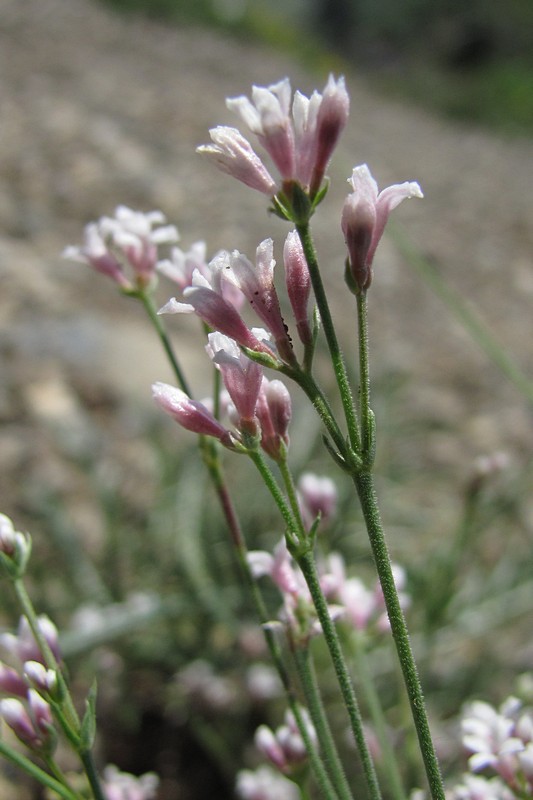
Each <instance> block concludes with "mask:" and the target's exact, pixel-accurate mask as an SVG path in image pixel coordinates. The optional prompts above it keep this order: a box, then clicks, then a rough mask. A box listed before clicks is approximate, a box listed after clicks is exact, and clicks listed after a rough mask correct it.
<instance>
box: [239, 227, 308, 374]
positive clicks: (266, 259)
mask: <svg viewBox="0 0 533 800" xmlns="http://www.w3.org/2000/svg"><path fill="white" fill-rule="evenodd" d="M273 251H274V243H273V241H272V239H265V240H264V241H263V242H261V243H260V244H259V246H258V247H257V250H256V261H255V267H254V265H253V264H252V263H251V262H250V261H249V260H248V259H247V258H246V256H244V255H242V254H241V253H239V252H238V250H234V251H233V252H232V253H231V255H229V256H228V259H227V262H226V265H225V268H224V276H225V278H226V280H228V281H230V282H231V283H233V284H234V285H235V286H237V287H238V288H239V289H240V291H241V292H242V293H243V294H244V296H245V297H246V299H247V300H248V302H249V303H250V305H251V306H252V308H253V309H254V311H255V313H256V314H257V316H258V317H259V318H260V319H261V320H262V322H264V324H265V325H266V326H267V328H268V330H269V331H270V332H271V334H272V336H273V338H274V341H275V343H276V346H277V348H278V352H279V354H280V356H281V358H283V359H284V360H285V361H292V360H293V358H294V355H293V351H292V343H291V340H290V337H289V335H288V333H287V326H286V325H285V322H284V320H283V317H282V314H281V309H280V305H279V299H278V295H277V292H276V288H275V286H274V267H275V265H276V262H275V260H274V257H273Z"/></svg>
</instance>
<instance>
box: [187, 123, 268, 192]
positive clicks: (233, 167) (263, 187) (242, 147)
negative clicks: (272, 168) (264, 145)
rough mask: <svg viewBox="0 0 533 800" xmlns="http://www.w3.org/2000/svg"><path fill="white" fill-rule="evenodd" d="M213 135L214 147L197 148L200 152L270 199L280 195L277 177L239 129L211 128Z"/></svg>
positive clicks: (206, 145)
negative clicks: (277, 193)
mask: <svg viewBox="0 0 533 800" xmlns="http://www.w3.org/2000/svg"><path fill="white" fill-rule="evenodd" d="M209 135H210V137H211V140H212V144H203V145H200V147H197V148H196V152H197V153H200V154H203V155H206V156H207V157H208V158H210V159H211V160H212V161H214V163H215V164H216V166H217V167H218V168H219V169H220V170H222V172H226V173H227V174H228V175H231V176H232V177H233V178H237V180H238V181H241V183H244V184H246V186H249V187H250V188H251V189H257V191H258V192H262V193H263V194H266V195H267V196H268V197H272V195H274V194H276V182H275V181H274V178H273V177H272V176H271V175H270V173H269V171H268V170H267V168H266V167H265V165H264V164H263V162H262V161H261V159H260V158H259V156H258V155H257V153H256V152H255V151H254V150H253V148H252V146H251V144H250V142H249V141H248V140H247V139H245V138H244V136H242V135H241V133H239V131H238V130H237V129H236V128H228V127H227V126H225V125H219V126H218V127H216V128H211V130H210V131H209Z"/></svg>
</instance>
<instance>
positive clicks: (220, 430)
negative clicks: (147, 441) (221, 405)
mask: <svg viewBox="0 0 533 800" xmlns="http://www.w3.org/2000/svg"><path fill="white" fill-rule="evenodd" d="M152 396H153V398H154V400H155V402H156V403H157V404H158V405H159V406H161V408H162V409H163V411H166V412H167V414H170V416H171V417H173V418H174V419H175V420H176V422H179V424H180V425H181V426H182V428H185V429H186V430H188V431H192V432H193V433H198V434H201V435H202V436H213V437H214V438H215V439H219V441H220V442H222V444H224V445H225V446H226V447H231V446H232V440H231V434H230V432H229V431H228V430H226V428H224V427H223V426H222V425H221V424H220V422H219V421H218V420H217V419H215V417H214V416H213V415H212V414H211V413H210V412H209V411H208V410H207V408H206V407H205V406H204V405H202V403H199V402H198V401H197V400H192V399H191V398H190V397H189V396H188V395H187V394H185V392H182V391H181V389H178V388H176V387H175V386H170V385H169V384H168V383H161V382H157V383H154V384H153V385H152Z"/></svg>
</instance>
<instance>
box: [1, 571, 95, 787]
mask: <svg viewBox="0 0 533 800" xmlns="http://www.w3.org/2000/svg"><path fill="white" fill-rule="evenodd" d="M13 585H14V588H15V592H16V594H17V598H18V601H19V603H20V606H21V608H22V611H23V613H24V616H25V617H26V619H27V620H28V623H29V625H30V628H31V631H32V633H33V636H34V638H35V641H36V642H37V645H38V647H39V650H40V651H41V653H42V655H43V658H44V660H45V664H46V666H47V667H48V668H49V669H53V670H54V671H55V672H56V675H57V680H58V684H59V687H60V695H61V701H60V702H59V703H54V713H55V716H56V719H57V720H58V722H59V723H60V725H61V728H62V729H63V732H64V733H65V735H66V736H67V738H68V740H69V741H70V743H71V745H72V747H73V748H74V750H75V751H76V752H77V753H78V755H79V757H80V759H81V761H82V763H83V766H84V769H85V772H86V774H87V779H88V781H89V784H90V786H91V789H92V792H93V795H94V800H105V797H104V794H103V791H102V788H101V785H100V780H99V778H98V774H97V772H96V769H95V767H94V762H93V759H92V755H91V753H90V752H89V751H88V750H84V749H81V748H80V732H81V729H80V718H79V716H78V713H77V711H76V709H75V707H74V703H73V701H72V696H71V694H70V691H69V689H68V686H67V682H66V680H65V678H64V676H63V672H62V670H61V668H60V665H59V663H58V661H57V658H56V657H55V655H54V653H53V651H52V648H51V647H50V645H49V644H48V642H47V641H46V638H45V637H44V636H43V634H42V632H41V629H40V627H39V621H38V619H37V615H36V613H35V609H34V607H33V603H32V602H31V599H30V597H29V595H28V593H27V591H26V587H25V586H24V583H23V581H22V579H20V578H18V579H17V580H15V581H13Z"/></svg>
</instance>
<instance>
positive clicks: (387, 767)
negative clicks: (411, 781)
mask: <svg viewBox="0 0 533 800" xmlns="http://www.w3.org/2000/svg"><path fill="white" fill-rule="evenodd" d="M351 641H352V644H353V648H352V652H353V656H354V662H355V664H354V666H355V673H356V675H357V680H358V682H359V683H360V685H361V688H362V690H363V696H364V698H365V702H366V705H367V707H368V710H369V713H370V717H371V719H372V724H373V725H374V730H375V731H376V736H377V738H378V742H379V747H380V750H381V758H380V761H381V763H382V765H383V771H384V772H385V774H386V776H387V780H388V783H389V788H390V793H391V797H392V798H394V800H406V795H405V792H404V790H403V785H402V778H401V775H400V771H399V769H398V762H397V760H396V754H395V753H394V749H393V747H392V745H391V743H390V739H389V736H388V732H387V723H386V720H385V715H384V713H383V708H382V705H381V701H380V699H379V695H378V692H377V690H376V685H375V683H374V680H373V678H372V675H371V673H370V669H369V664H368V658H367V654H366V650H365V643H364V640H363V635H362V634H361V632H360V631H355V632H354V634H353V635H352V639H351Z"/></svg>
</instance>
